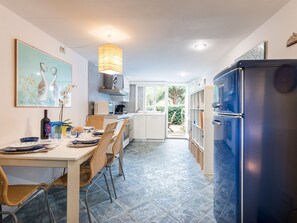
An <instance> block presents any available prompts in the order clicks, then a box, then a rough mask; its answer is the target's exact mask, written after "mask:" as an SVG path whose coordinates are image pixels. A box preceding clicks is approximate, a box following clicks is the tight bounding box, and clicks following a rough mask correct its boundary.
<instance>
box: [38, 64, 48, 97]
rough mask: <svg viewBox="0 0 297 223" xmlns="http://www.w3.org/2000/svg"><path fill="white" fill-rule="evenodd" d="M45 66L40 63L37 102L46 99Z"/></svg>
mask: <svg viewBox="0 0 297 223" xmlns="http://www.w3.org/2000/svg"><path fill="white" fill-rule="evenodd" d="M46 71H47V66H46V65H45V64H44V63H40V75H41V81H40V82H39V84H38V100H39V101H46V100H47V97H48V82H47V80H46V78H45V73H46Z"/></svg>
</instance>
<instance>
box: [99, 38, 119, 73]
mask: <svg viewBox="0 0 297 223" xmlns="http://www.w3.org/2000/svg"><path fill="white" fill-rule="evenodd" d="M98 71H99V72H100V73H104V74H111V75H114V74H120V73H122V71H123V51H122V49H121V48H119V47H118V46H116V45H114V44H112V43H107V44H104V45H102V46H99V47H98Z"/></svg>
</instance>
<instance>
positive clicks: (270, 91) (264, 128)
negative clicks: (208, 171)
mask: <svg viewBox="0 0 297 223" xmlns="http://www.w3.org/2000/svg"><path fill="white" fill-rule="evenodd" d="M214 89H215V90H214V103H213V107H214V111H215V114H214V120H213V125H214V215H215V218H216V220H217V222H218V223H293V222H294V223H296V222H297V60H261V61H260V60H259V61H257V60H249V61H239V62H237V63H236V64H234V65H233V66H231V67H229V68H228V69H226V70H224V71H222V72H221V73H219V74H218V75H217V76H216V77H215V78H214Z"/></svg>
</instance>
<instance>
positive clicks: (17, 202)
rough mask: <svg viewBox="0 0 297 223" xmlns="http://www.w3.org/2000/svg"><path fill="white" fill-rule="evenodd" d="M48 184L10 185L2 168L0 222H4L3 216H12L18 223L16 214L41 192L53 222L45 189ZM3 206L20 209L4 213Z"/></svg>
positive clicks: (15, 222)
mask: <svg viewBox="0 0 297 223" xmlns="http://www.w3.org/2000/svg"><path fill="white" fill-rule="evenodd" d="M46 187H47V185H46V184H37V185H21V184H18V185H9V184H8V179H7V176H6V174H5V173H4V171H3V169H2V167H1V166H0V222H2V215H3V214H7V215H10V216H11V217H12V219H13V222H14V223H17V222H18V218H17V216H16V214H15V212H16V211H17V210H18V209H19V208H21V207H22V206H23V205H24V204H26V203H28V202H29V201H30V200H32V198H33V197H34V196H35V195H37V194H38V192H39V191H40V190H43V191H44V195H45V200H46V206H47V211H48V214H49V219H50V221H51V222H52V218H51V210H50V206H49V203H48V194H47V191H46V190H45V188H46ZM2 205H7V206H10V207H14V206H17V207H18V208H17V209H16V210H14V211H2Z"/></svg>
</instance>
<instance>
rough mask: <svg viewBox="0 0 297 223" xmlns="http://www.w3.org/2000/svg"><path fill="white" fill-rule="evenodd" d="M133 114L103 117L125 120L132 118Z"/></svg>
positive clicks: (105, 116)
mask: <svg viewBox="0 0 297 223" xmlns="http://www.w3.org/2000/svg"><path fill="white" fill-rule="evenodd" d="M134 114H135V113H127V114H122V115H104V118H105V119H117V120H120V119H127V118H131V117H133V116H134Z"/></svg>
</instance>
